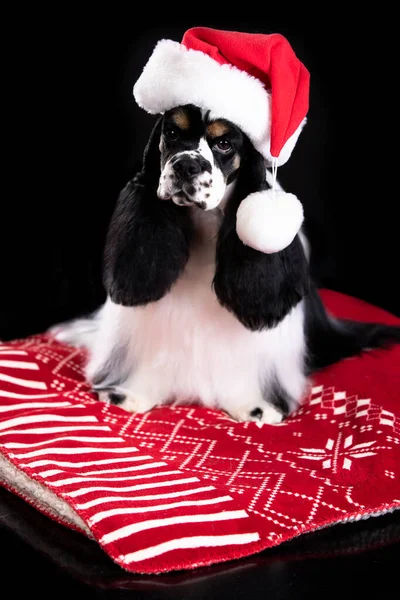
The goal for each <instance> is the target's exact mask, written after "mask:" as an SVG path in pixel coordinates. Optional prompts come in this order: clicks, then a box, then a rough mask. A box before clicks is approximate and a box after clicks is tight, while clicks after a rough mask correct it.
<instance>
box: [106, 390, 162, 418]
mask: <svg viewBox="0 0 400 600" xmlns="http://www.w3.org/2000/svg"><path fill="white" fill-rule="evenodd" d="M98 396H99V400H100V401H101V402H106V403H107V404H113V405H114V406H119V407H120V408H123V409H124V410H127V411H128V412H132V413H140V414H142V413H146V412H148V411H149V410H151V409H152V408H154V407H155V406H156V403H155V402H152V401H151V400H150V399H149V398H147V397H146V396H144V395H141V394H132V393H126V391H124V390H120V389H118V388H111V389H108V390H102V391H100V392H98Z"/></svg>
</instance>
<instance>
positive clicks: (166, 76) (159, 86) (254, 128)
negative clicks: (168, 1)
mask: <svg viewBox="0 0 400 600" xmlns="http://www.w3.org/2000/svg"><path fill="white" fill-rule="evenodd" d="M133 94H134V97H135V100H136V102H137V103H138V105H139V106H140V107H141V108H143V109H144V110H146V111H147V112H149V113H151V114H162V113H164V112H166V111H167V110H170V109H172V108H175V107H177V106H181V105H184V104H194V105H195V106H198V107H199V108H201V109H203V110H207V111H210V118H211V119H221V118H223V119H227V120H228V121H232V123H235V124H236V125H237V126H238V127H240V129H241V130H242V131H243V132H244V133H245V134H246V135H248V137H249V138H250V140H251V142H252V143H253V145H254V147H255V148H256V149H257V150H258V151H259V152H260V153H261V154H262V155H263V156H264V157H265V159H266V160H267V162H269V163H270V162H271V160H272V157H271V152H270V131H271V95H270V94H269V93H268V91H267V90H266V89H265V87H264V85H263V83H262V82H261V81H260V80H259V79H257V78H256V77H252V76H251V75H249V74H248V73H246V72H245V71H241V70H240V69H237V68H236V67H234V66H231V65H227V64H225V65H221V64H219V63H218V62H217V61H215V60H214V59H213V58H211V57H210V56H208V55H207V54H204V53H203V52H200V51H198V50H192V49H188V48H186V47H185V46H184V45H182V44H179V43H178V42H174V41H172V40H161V41H159V42H158V44H157V45H156V47H155V49H154V51H153V54H152V55H151V57H150V59H149V60H148V62H147V64H146V65H145V67H144V69H143V72H142V74H141V76H140V77H139V79H138V80H137V82H136V84H135V86H134V88H133ZM304 123H305V119H304V121H303V122H302V123H301V125H300V126H299V127H298V129H297V130H296V131H295V133H294V134H293V135H292V136H291V137H290V138H289V139H288V140H287V142H286V143H285V145H284V147H283V148H282V151H281V153H280V156H279V158H278V162H277V166H280V165H283V164H284V163H285V162H286V161H287V160H288V159H289V157H290V155H291V153H292V150H293V148H294V146H295V144H296V141H297V138H298V137H299V135H300V132H301V130H302V128H303V125H304Z"/></svg>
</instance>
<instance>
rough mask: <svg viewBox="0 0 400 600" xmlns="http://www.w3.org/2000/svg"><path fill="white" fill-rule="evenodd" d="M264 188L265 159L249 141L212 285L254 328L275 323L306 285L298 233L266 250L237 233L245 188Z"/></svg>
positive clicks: (222, 233) (224, 225)
mask: <svg viewBox="0 0 400 600" xmlns="http://www.w3.org/2000/svg"><path fill="white" fill-rule="evenodd" d="M267 188H268V184H267V183H266V169H265V163H264V159H263V157H262V156H261V154H259V153H258V152H257V151H256V150H255V149H254V147H253V145H252V144H251V143H250V142H249V143H248V144H247V147H246V148H245V156H244V158H243V159H242V163H241V167H240V171H239V173H238V177H237V182H236V187H235V193H234V195H233V197H232V198H231V200H230V201H229V203H228V205H227V207H226V210H225V216H224V220H223V222H222V224H221V228H220V231H219V234H218V242H217V252H216V263H217V264H216V272H215V277H214V289H215V293H216V295H217V297H218V299H219V301H220V303H221V304H222V305H223V306H225V307H226V308H227V309H228V310H230V311H231V312H232V313H234V314H235V315H236V317H237V318H238V319H239V321H241V323H243V325H245V327H247V328H248V329H251V330H253V331H255V330H262V329H265V328H271V327H275V326H276V325H277V324H278V323H279V322H280V321H281V320H282V319H283V318H284V317H285V316H286V315H287V314H288V313H289V312H290V310H291V309H292V308H293V307H294V306H296V304H297V303H298V302H299V301H300V300H301V299H302V298H303V296H304V295H305V294H306V293H307V290H308V284H309V281H308V264H307V259H306V257H305V254H304V251H303V247H302V244H301V241H300V239H299V236H296V237H295V238H294V240H293V241H292V243H291V244H290V245H289V246H287V247H286V248H285V249H284V250H282V251H280V252H276V253H273V254H264V253H263V252H259V251H257V250H254V249H253V248H251V247H249V246H246V245H245V244H243V242H242V241H241V240H240V239H239V237H238V235H237V233H236V213H237V209H238V207H239V205H240V202H241V201H242V200H243V199H244V198H246V197H247V196H248V195H249V194H251V193H254V192H259V191H262V190H265V189H267Z"/></svg>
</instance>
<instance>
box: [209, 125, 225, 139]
mask: <svg viewBox="0 0 400 600" xmlns="http://www.w3.org/2000/svg"><path fill="white" fill-rule="evenodd" d="M228 131H229V126H228V125H227V124H226V123H222V122H221V121H214V122H213V123H210V124H209V125H208V126H207V133H208V135H210V136H211V137H215V138H216V137H221V135H224V134H225V133H228Z"/></svg>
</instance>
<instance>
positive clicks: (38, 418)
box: [0, 415, 97, 429]
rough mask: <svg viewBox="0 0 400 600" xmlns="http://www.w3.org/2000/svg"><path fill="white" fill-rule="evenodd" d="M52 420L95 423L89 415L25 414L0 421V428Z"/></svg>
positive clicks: (95, 420) (93, 418)
mask: <svg viewBox="0 0 400 600" xmlns="http://www.w3.org/2000/svg"><path fill="white" fill-rule="evenodd" d="M49 421H51V422H54V421H69V422H71V421H72V422H76V423H96V422H97V419H96V417H93V416H91V415H83V416H82V417H71V416H69V415H68V416H62V415H27V416H25V417H15V418H14V419H8V420H7V421H4V422H3V423H0V429H11V428H12V427H15V426H18V425H27V424H28V423H46V422H49Z"/></svg>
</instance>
